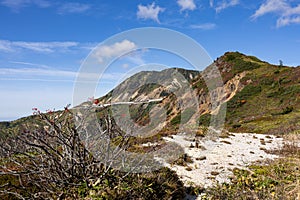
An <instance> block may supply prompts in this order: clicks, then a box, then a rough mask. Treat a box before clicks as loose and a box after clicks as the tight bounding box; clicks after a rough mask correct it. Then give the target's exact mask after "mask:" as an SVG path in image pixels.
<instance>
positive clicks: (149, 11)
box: [137, 2, 165, 23]
mask: <svg viewBox="0 0 300 200" xmlns="http://www.w3.org/2000/svg"><path fill="white" fill-rule="evenodd" d="M164 10H165V9H164V8H161V7H159V6H155V3H154V2H153V3H152V4H150V5H147V6H143V5H138V11H137V18H138V19H152V20H154V21H156V22H157V23H160V22H159V19H158V15H159V13H160V12H163V11H164Z"/></svg>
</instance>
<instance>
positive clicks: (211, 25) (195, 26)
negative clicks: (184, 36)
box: [190, 23, 217, 30]
mask: <svg viewBox="0 0 300 200" xmlns="http://www.w3.org/2000/svg"><path fill="white" fill-rule="evenodd" d="M216 27H217V25H216V24H214V23H204V24H193V25H191V26H190V28H192V29H201V30H212V29H215V28H216Z"/></svg>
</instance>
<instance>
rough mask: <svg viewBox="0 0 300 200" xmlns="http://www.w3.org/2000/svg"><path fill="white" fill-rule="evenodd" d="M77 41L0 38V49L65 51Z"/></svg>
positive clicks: (42, 51)
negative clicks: (29, 40)
mask: <svg viewBox="0 0 300 200" xmlns="http://www.w3.org/2000/svg"><path fill="white" fill-rule="evenodd" d="M78 45H79V43H77V42H25V41H8V40H0V51H5V52H14V51H17V50H31V51H35V52H40V53H52V52H56V51H66V50H69V49H70V48H72V47H76V46H78Z"/></svg>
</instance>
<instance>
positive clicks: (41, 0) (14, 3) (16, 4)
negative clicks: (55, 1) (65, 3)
mask: <svg viewBox="0 0 300 200" xmlns="http://www.w3.org/2000/svg"><path fill="white" fill-rule="evenodd" d="M1 4H2V5H4V6H6V7H9V8H11V9H12V10H14V11H19V10H20V9H21V8H23V7H27V6H30V5H35V6H38V7H40V8H47V7H49V6H51V3H50V1H47V0H2V1H1Z"/></svg>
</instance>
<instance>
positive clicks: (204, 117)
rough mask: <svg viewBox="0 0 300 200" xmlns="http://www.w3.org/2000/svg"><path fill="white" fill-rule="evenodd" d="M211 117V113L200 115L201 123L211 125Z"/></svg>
mask: <svg viewBox="0 0 300 200" xmlns="http://www.w3.org/2000/svg"><path fill="white" fill-rule="evenodd" d="M210 119H211V114H209V113H206V114H204V115H201V116H200V117H199V125H202V126H209V124H210Z"/></svg>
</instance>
